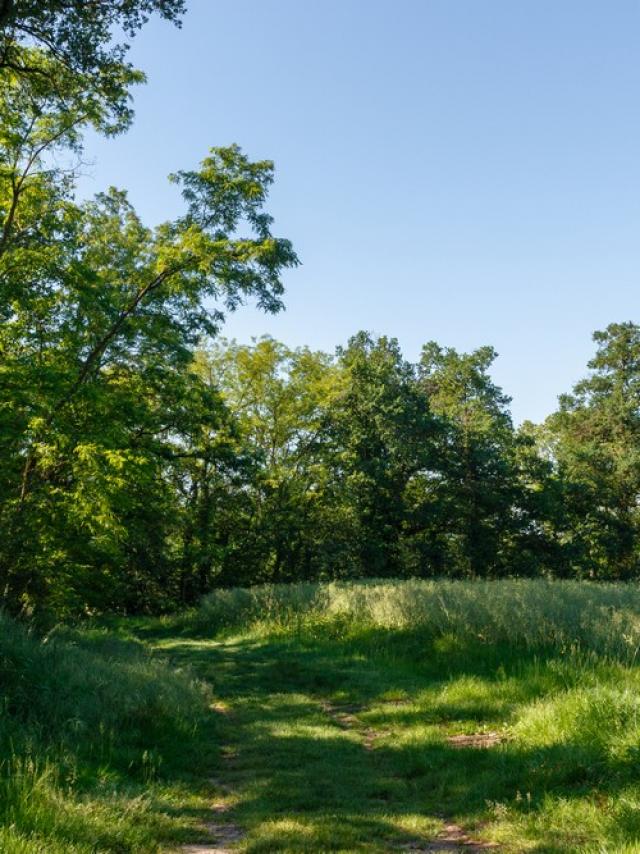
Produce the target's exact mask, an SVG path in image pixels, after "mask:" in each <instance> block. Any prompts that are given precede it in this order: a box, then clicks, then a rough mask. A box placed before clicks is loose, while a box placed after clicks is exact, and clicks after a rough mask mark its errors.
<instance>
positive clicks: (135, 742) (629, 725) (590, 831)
mask: <svg viewBox="0 0 640 854" xmlns="http://www.w3.org/2000/svg"><path fill="white" fill-rule="evenodd" d="M1 629H2V634H1V638H2V640H1V646H0V679H1V680H2V686H3V691H2V693H3V704H2V708H1V716H0V748H1V750H2V766H1V768H2V770H1V777H0V816H1V825H2V830H0V850H2V851H7V852H14V851H15V852H21V854H22V852H24V854H34V852H54V854H58V852H78V854H80V852H83V854H84V852H146V851H149V852H151V851H167V852H169V851H183V852H187V851H207V850H209V851H213V850H218V851H225V850H235V849H237V850H239V851H251V852H259V851H260V852H270V851H288V852H304V851H313V852H315V851H318V852H322V851H344V852H348V851H369V852H384V851H403V850H404V851H416V852H417V851H456V850H460V851H481V850H496V851H504V852H520V851H536V852H572V851H579V852H609V851H610V852H632V851H640V779H638V774H637V767H638V764H637V763H638V759H639V757H640V714H639V713H640V671H639V669H638V667H637V656H638V649H639V648H640V589H638V588H637V587H636V586H635V585H622V584H598V585H595V584H590V583H586V582H563V581H553V582H547V581H542V580H535V581H526V580H518V581H516V580H501V581H473V582H472V581H468V582H455V581H398V582H394V581H369V582H360V583H347V582H345V583H329V584H293V585H275V586H262V587H254V588H250V589H230V590H221V591H218V592H216V593H214V594H211V595H209V596H208V597H206V598H205V599H204V600H203V602H202V603H201V605H200V606H199V607H198V608H196V609H194V610H192V611H190V612H185V613H182V614H179V615H176V616H173V617H164V618H153V619H152V618H148V619H147V618H145V619H128V620H112V621H110V622H109V623H108V624H105V623H102V624H100V625H84V626H80V627H75V628H74V627H57V628H55V629H53V630H51V631H49V632H48V633H47V634H42V633H36V632H35V631H32V632H29V631H28V630H27V629H25V628H24V627H23V626H19V625H17V624H15V623H14V622H12V621H11V620H9V619H8V618H2V626H1Z"/></svg>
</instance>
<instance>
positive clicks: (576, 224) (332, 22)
mask: <svg viewBox="0 0 640 854" xmlns="http://www.w3.org/2000/svg"><path fill="white" fill-rule="evenodd" d="M188 6H189V11H188V14H187V16H186V18H185V20H184V26H183V28H182V30H181V31H178V30H176V29H174V28H173V27H171V26H169V25H167V24H164V23H162V22H154V23H152V24H150V25H149V26H148V27H147V28H146V30H144V31H143V33H142V34H141V35H140V36H139V37H138V39H137V40H136V42H135V43H134V47H133V49H132V51H131V58H132V60H133V61H134V63H135V64H136V65H137V66H138V67H140V68H142V69H143V70H145V71H146V73H147V74H148V78H149V82H148V84H147V85H146V86H145V87H141V88H139V89H137V91H136V93H135V108H136V120H135V124H134V127H133V128H132V130H131V131H129V133H128V134H127V135H126V136H123V137H121V138H118V139H116V140H106V141H105V140H101V139H97V138H94V137H91V138H90V139H89V141H88V149H87V156H88V157H89V158H90V160H91V161H92V165H91V166H90V168H89V169H88V170H87V172H88V174H87V177H85V178H84V179H83V182H82V187H81V190H82V192H83V193H85V194H86V193H92V192H95V191H98V190H99V189H102V188H103V187H105V186H107V185H109V184H115V185H117V186H120V187H126V188H128V190H129V192H130V197H131V199H132V200H133V202H134V203H135V205H136V207H137V208H138V210H139V211H140V213H141V214H142V215H143V217H144V218H145V220H147V221H148V222H149V223H156V222H159V221H161V220H164V219H166V218H168V217H170V216H172V215H175V214H176V213H177V212H178V211H179V210H180V205H179V199H177V197H176V191H175V188H172V187H171V186H169V185H168V183H167V182H166V180H165V176H166V175H167V174H168V173H169V172H172V171H175V170H176V169H180V168H190V167H192V166H193V165H195V164H196V163H197V162H198V161H199V160H200V159H201V157H202V156H204V154H205V153H206V151H207V149H208V147H209V146H212V145H226V144H229V143H231V142H237V143H239V144H240V145H241V146H242V148H243V149H244V150H245V151H246V152H247V153H248V154H249V155H250V156H251V157H254V158H270V159H273V160H274V161H275V164H276V182H275V185H274V187H273V190H272V194H271V199H270V203H269V210H270V212H271V213H272V214H273V215H274V216H275V218H276V227H275V230H276V232H277V233H278V234H279V235H281V236H286V237H289V238H290V239H292V240H293V242H294V245H295V247H296V249H297V251H298V254H299V255H300V258H301V260H302V266H301V267H300V268H298V269H297V270H295V271H292V272H290V273H288V274H287V276H286V286H287V294H286V304H287V311H286V312H284V313H283V314H281V315H278V316H276V317H269V316H266V315H264V314H262V313H260V312H258V311H256V310H255V309H253V308H252V307H248V306H247V307H244V308H242V309H240V310H239V311H238V312H237V314H236V315H235V316H233V317H231V318H230V319H229V321H228V323H227V326H226V330H225V334H226V335H228V336H234V337H236V338H238V339H239V340H241V341H248V340H249V339H250V337H251V336H254V335H261V334H264V333H269V334H272V335H274V336H276V337H278V338H280V339H282V340H284V341H285V342H286V343H288V344H290V345H292V346H296V345H302V344H309V345H310V346H312V347H314V348H321V349H326V350H333V348H334V346H335V345H336V344H339V343H344V342H345V341H346V340H347V338H348V337H349V336H350V335H351V334H353V333H354V332H356V331H357V330H358V329H368V330H371V331H373V332H375V333H379V334H387V335H392V336H395V337H397V338H398V339H399V341H400V343H401V345H402V347H403V350H404V352H405V355H406V356H407V357H408V358H411V359H415V358H417V357H418V354H419V352H420V347H421V345H422V344H423V343H424V342H426V341H428V340H432V339H435V340H437V341H438V342H439V343H441V344H444V345H449V346H453V347H456V348H458V349H460V350H469V349H472V348H475V347H478V346H480V345H482V344H492V345H493V346H494V347H495V348H496V349H497V351H498V353H499V354H500V355H499V358H498V360H497V362H496V364H495V368H494V371H493V376H494V378H495V379H496V381H497V382H499V383H500V384H501V385H502V386H503V388H504V390H505V391H506V392H507V393H508V394H510V395H511V396H512V397H513V406H512V410H513V414H514V417H515V419H516V421H521V420H522V419H524V418H531V419H533V420H541V419H543V418H544V417H545V416H546V415H547V414H548V413H549V412H551V411H552V410H553V409H554V407H555V405H556V398H557V395H558V394H560V393H561V392H563V391H567V390H569V389H570V387H571V386H572V384H573V383H574V382H575V381H576V380H577V379H579V378H580V376H582V375H583V374H584V372H585V366H586V362H587V360H588V359H589V358H590V356H591V354H592V352H593V344H592V342H591V333H592V332H593V330H594V329H599V328H603V327H605V326H606V325H607V324H608V323H610V322H612V321H624V320H636V321H639V322H640V310H639V309H640V289H639V287H638V273H639V270H640V47H639V45H640V40H639V35H640V3H639V2H638V0H633V1H632V0H616V2H615V3H607V2H605V0H599V2H594V0H563V2H561V3H560V2H558V0H519V2H514V0H482V2H480V0H394V2H387V1H386V0H385V1H384V2H383V0H305V1H304V2H303V0H233V2H220V0H188Z"/></svg>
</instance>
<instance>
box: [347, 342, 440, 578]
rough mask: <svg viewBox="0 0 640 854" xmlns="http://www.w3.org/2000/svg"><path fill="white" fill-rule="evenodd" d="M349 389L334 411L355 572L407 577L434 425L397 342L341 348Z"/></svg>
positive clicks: (350, 565) (349, 568) (351, 566)
mask: <svg viewBox="0 0 640 854" xmlns="http://www.w3.org/2000/svg"><path fill="white" fill-rule="evenodd" d="M338 355H339V364H340V366H341V367H342V369H343V371H344V372H345V380H344V391H343V393H342V394H341V396H340V397H339V398H338V399H337V400H336V402H335V405H334V407H333V409H332V413H331V417H332V424H331V428H330V429H331V434H332V437H333V442H334V445H335V451H334V466H335V478H336V488H337V490H338V491H337V496H336V500H339V501H341V502H343V506H344V514H343V515H344V516H345V517H346V518H350V519H351V525H352V531H351V532H350V536H349V542H348V547H349V551H350V552H351V557H350V559H349V560H350V562H349V563H347V565H346V568H347V571H350V572H351V573H352V574H354V575H361V574H362V575H369V576H389V575H397V574H401V573H402V571H403V569H402V567H403V561H402V535H403V530H404V529H405V528H406V526H407V525H408V524H409V518H410V511H409V507H408V504H407V490H408V489H409V488H410V485H411V484H412V482H413V481H414V480H415V479H416V478H418V477H419V476H421V475H423V474H424V473H425V472H426V471H428V470H429V469H430V468H431V467H432V465H433V434H434V422H433V419H432V416H431V413H430V411H429V408H428V406H427V405H426V404H425V400H424V399H423V398H422V397H421V396H420V394H419V393H418V390H417V388H416V385H415V375H414V369H413V366H412V365H411V364H409V363H408V362H406V361H405V360H404V359H403V357H402V354H401V352H400V348H399V346H398V342H397V341H396V340H395V339H389V338H384V337H383V338H379V339H377V340H376V339H374V338H372V337H371V336H370V335H369V334H368V333H365V332H360V333H358V334H357V335H356V336H354V337H353V338H352V339H351V340H350V341H349V344H348V346H347V347H346V348H344V349H340V350H339V351H338Z"/></svg>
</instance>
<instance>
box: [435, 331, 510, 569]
mask: <svg viewBox="0 0 640 854" xmlns="http://www.w3.org/2000/svg"><path fill="white" fill-rule="evenodd" d="M495 358H496V353H495V351H494V350H493V348H492V347H481V348H480V349H478V350H475V351H474V352H473V353H470V354H459V353H457V352H456V351H455V350H454V349H452V348H442V347H440V346H439V345H438V344H436V343H435V342H430V343H428V344H426V345H425V347H424V348H423V351H422V357H421V360H420V365H419V377H420V386H421V388H422V391H423V393H424V395H425V396H426V398H427V400H428V401H429V405H430V407H431V410H432V412H433V413H434V415H436V416H437V417H438V418H439V419H440V424H441V433H440V443H439V466H440V475H439V477H437V478H434V479H433V481H432V490H433V497H432V502H434V503H435V509H436V510H437V512H436V513H435V514H434V516H433V520H434V523H435V525H434V526H429V528H428V529H427V530H428V538H429V539H430V540H431V542H432V543H436V542H437V543H439V548H440V550H441V554H440V556H439V558H438V559H437V561H436V563H437V565H439V568H440V569H441V571H443V572H446V573H447V574H459V575H463V576H482V575H491V574H497V573H502V572H505V571H508V567H507V566H506V562H505V556H504V554H503V546H504V542H505V535H506V534H507V532H509V531H510V529H511V526H512V523H513V520H514V514H513V508H514V503H515V501H516V494H517V478H516V470H515V465H514V460H513V453H514V433H513V427H512V423H511V417H510V415H509V411H508V404H509V398H508V397H507V396H506V395H505V394H504V393H503V392H502V390H501V389H500V388H499V387H498V386H496V385H495V384H494V383H493V382H492V380H491V378H490V376H489V368H490V367H491V364H492V363H493V361H494V359H495Z"/></svg>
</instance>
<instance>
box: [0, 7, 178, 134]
mask: <svg viewBox="0 0 640 854" xmlns="http://www.w3.org/2000/svg"><path fill="white" fill-rule="evenodd" d="M184 10H185V2H184V0H0V74H1V73H2V72H3V71H4V72H10V73H12V74H13V75H16V76H17V77H18V78H19V79H20V80H21V81H22V82H23V84H24V83H27V82H28V83H29V84H32V85H35V86H38V87H40V88H43V87H46V88H47V89H48V91H49V97H50V99H51V101H52V102H53V101H56V102H57V104H58V106H59V107H61V106H63V105H64V87H62V88H61V85H60V76H61V75H63V76H64V77H65V78H67V79H69V78H73V80H74V84H75V86H76V87H77V88H81V89H83V90H84V91H85V92H86V93H87V94H90V95H91V97H94V98H99V99H100V100H101V101H102V102H103V103H104V104H105V105H108V107H109V109H110V110H111V111H112V112H113V113H114V115H115V116H117V117H118V120H119V123H120V124H121V125H126V124H128V122H129V121H130V120H131V116H132V113H131V109H130V106H129V104H128V91H129V87H130V85H131V83H133V82H140V81H141V80H143V79H144V75H142V74H140V73H139V72H136V71H134V69H133V68H132V66H131V65H130V64H129V63H128V62H127V61H126V54H127V50H128V47H129V45H128V43H127V42H126V41H119V42H117V41H114V34H117V33H121V34H122V36H123V37H124V38H125V39H127V38H129V39H130V38H133V36H135V34H136V33H137V32H138V30H140V28H141V27H142V26H144V24H145V23H146V22H147V21H148V19H149V18H150V16H151V15H152V14H154V13H157V14H158V15H160V16H161V17H162V18H164V19H166V20H168V21H171V22H173V23H175V24H178V25H179V24H180V19H181V15H182V14H183V12H184ZM34 48H35V49H34Z"/></svg>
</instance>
